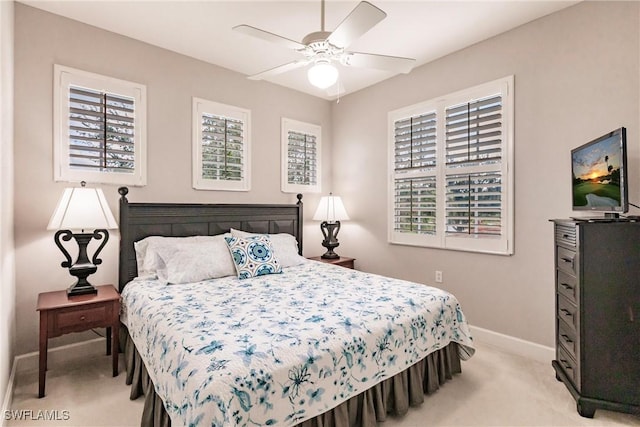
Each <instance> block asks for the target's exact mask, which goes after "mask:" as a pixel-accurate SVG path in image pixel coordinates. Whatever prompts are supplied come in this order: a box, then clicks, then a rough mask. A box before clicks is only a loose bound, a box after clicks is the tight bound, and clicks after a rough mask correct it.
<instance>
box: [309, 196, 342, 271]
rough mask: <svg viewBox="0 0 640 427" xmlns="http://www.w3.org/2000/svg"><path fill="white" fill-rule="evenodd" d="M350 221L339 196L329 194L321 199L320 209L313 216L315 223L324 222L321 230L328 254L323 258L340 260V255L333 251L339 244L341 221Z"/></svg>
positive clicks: (323, 255)
mask: <svg viewBox="0 0 640 427" xmlns="http://www.w3.org/2000/svg"><path fill="white" fill-rule="evenodd" d="M348 219H349V215H347V211H346V210H345V208H344V205H343V204H342V199H340V197H338V196H333V195H332V194H331V193H329V195H328V196H324V197H322V198H321V199H320V204H319V205H318V209H316V213H315V215H313V220H314V221H322V223H321V224H320V230H322V235H323V236H324V240H323V241H322V246H324V247H325V248H327V252H325V253H324V254H322V258H325V259H336V258H340V255H338V254H337V253H335V252H334V251H333V249H334V248H337V247H338V245H340V243H338V231H340V221H345V220H348Z"/></svg>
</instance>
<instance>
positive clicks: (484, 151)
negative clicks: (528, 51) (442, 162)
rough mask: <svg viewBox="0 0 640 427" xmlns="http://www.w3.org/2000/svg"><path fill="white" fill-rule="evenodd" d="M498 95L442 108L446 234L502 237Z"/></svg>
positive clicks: (500, 107) (500, 125) (500, 100)
mask: <svg viewBox="0 0 640 427" xmlns="http://www.w3.org/2000/svg"><path fill="white" fill-rule="evenodd" d="M502 109H503V105H502V96H501V94H496V95H491V96H488V97H484V98H482V99H478V100H474V101H469V102H465V103H463V104H460V105H454V106H451V107H448V108H446V117H445V120H446V124H445V126H446V137H445V140H446V142H445V144H446V170H447V172H446V184H445V188H446V190H445V191H446V202H445V203H446V207H445V212H446V219H445V221H446V231H447V233H448V234H450V235H456V234H457V235H464V234H467V235H477V236H479V235H485V236H500V235H501V232H502V221H501V219H502V173H501V162H502V155H503V151H504V150H503V137H504V136H503V132H502V128H503V125H502Z"/></svg>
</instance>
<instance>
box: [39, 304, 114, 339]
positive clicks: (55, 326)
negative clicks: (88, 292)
mask: <svg viewBox="0 0 640 427" xmlns="http://www.w3.org/2000/svg"><path fill="white" fill-rule="evenodd" d="M111 311H112V304H108V305H106V304H94V305H90V306H82V307H70V308H67V309H63V310H57V311H55V312H52V313H50V315H51V317H50V318H49V319H50V321H49V331H50V334H51V335H50V336H55V335H58V334H66V333H68V332H76V331H86V330H87V329H90V328H94V327H100V326H108V325H110V324H111V323H112V320H111V317H112V313H111Z"/></svg>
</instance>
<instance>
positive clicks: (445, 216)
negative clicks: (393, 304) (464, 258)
mask: <svg viewBox="0 0 640 427" xmlns="http://www.w3.org/2000/svg"><path fill="white" fill-rule="evenodd" d="M513 99H514V97H513V76H507V77H504V78H501V79H497V80H494V81H491V82H487V83H484V84H480V85H477V86H474V87H471V88H467V89H463V90H460V91H458V92H455V93H451V94H446V95H441V96H438V97H437V98H434V99H431V100H427V101H424V102H420V103H418V104H414V105H410V106H407V107H404V108H401V109H398V110H394V111H390V112H389V114H388V144H389V145H388V159H389V160H388V161H389V163H388V164H389V186H388V200H389V208H388V209H389V210H388V218H389V219H388V237H389V241H390V242H391V243H398V244H404V245H411V246H424V247H435V248H443V249H453V250H464V251H473V252H484V253H495V254H504V255H509V254H512V253H513V238H514V231H513V230H514V229H513V221H514V214H513V200H514V199H513V182H514V181H513V168H512V167H510V165H512V164H513V160H514V157H513V152H514V151H513V117H514V115H513V105H514V104H513Z"/></svg>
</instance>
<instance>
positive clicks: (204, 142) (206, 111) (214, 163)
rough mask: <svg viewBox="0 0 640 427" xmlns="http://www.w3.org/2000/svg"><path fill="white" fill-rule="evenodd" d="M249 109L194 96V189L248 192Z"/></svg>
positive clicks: (249, 168) (249, 164) (249, 179)
mask: <svg viewBox="0 0 640 427" xmlns="http://www.w3.org/2000/svg"><path fill="white" fill-rule="evenodd" d="M250 119H251V112H250V111H249V110H245V109H243V108H239V107H233V106H230V105H224V104H220V103H217V102H212V101H207V100H204V99H199V98H193V188H195V189H198V190H227V191H249V189H250V186H251V177H250V171H251V163H250V159H249V147H250V142H251V138H250V135H251V127H250Z"/></svg>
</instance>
